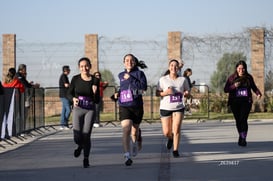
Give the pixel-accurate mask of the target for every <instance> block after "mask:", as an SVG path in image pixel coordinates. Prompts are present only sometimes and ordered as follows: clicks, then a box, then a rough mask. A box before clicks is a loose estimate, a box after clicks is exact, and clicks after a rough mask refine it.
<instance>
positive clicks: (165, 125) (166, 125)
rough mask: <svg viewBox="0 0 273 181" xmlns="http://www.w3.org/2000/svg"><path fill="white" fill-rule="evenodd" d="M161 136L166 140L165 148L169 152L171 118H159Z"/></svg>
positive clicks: (171, 143) (171, 133) (170, 146)
mask: <svg viewBox="0 0 273 181" xmlns="http://www.w3.org/2000/svg"><path fill="white" fill-rule="evenodd" d="M161 124H162V131H163V135H164V136H165V137H167V138H168V142H167V144H166V147H167V149H168V150H170V149H171V148H172V146H173V132H172V125H173V124H172V116H166V117H161Z"/></svg>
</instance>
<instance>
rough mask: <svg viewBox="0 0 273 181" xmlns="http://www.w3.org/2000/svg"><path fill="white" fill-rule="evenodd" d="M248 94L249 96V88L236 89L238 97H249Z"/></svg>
mask: <svg viewBox="0 0 273 181" xmlns="http://www.w3.org/2000/svg"><path fill="white" fill-rule="evenodd" d="M247 96H248V92H247V88H240V89H238V90H236V97H247Z"/></svg>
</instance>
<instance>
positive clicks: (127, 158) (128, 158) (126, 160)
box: [124, 153, 133, 166]
mask: <svg viewBox="0 0 273 181" xmlns="http://www.w3.org/2000/svg"><path fill="white" fill-rule="evenodd" d="M124 158H125V165H126V166H131V165H132V163H133V160H132V159H131V157H130V155H129V153H125V154H124Z"/></svg>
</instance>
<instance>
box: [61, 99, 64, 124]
mask: <svg viewBox="0 0 273 181" xmlns="http://www.w3.org/2000/svg"><path fill="white" fill-rule="evenodd" d="M61 102H62V112H61V120H60V125H61V126H64V124H65V98H63V97H61Z"/></svg>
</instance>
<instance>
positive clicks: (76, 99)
mask: <svg viewBox="0 0 273 181" xmlns="http://www.w3.org/2000/svg"><path fill="white" fill-rule="evenodd" d="M78 104H79V99H78V98H76V97H73V106H74V107H77V106H78Z"/></svg>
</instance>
